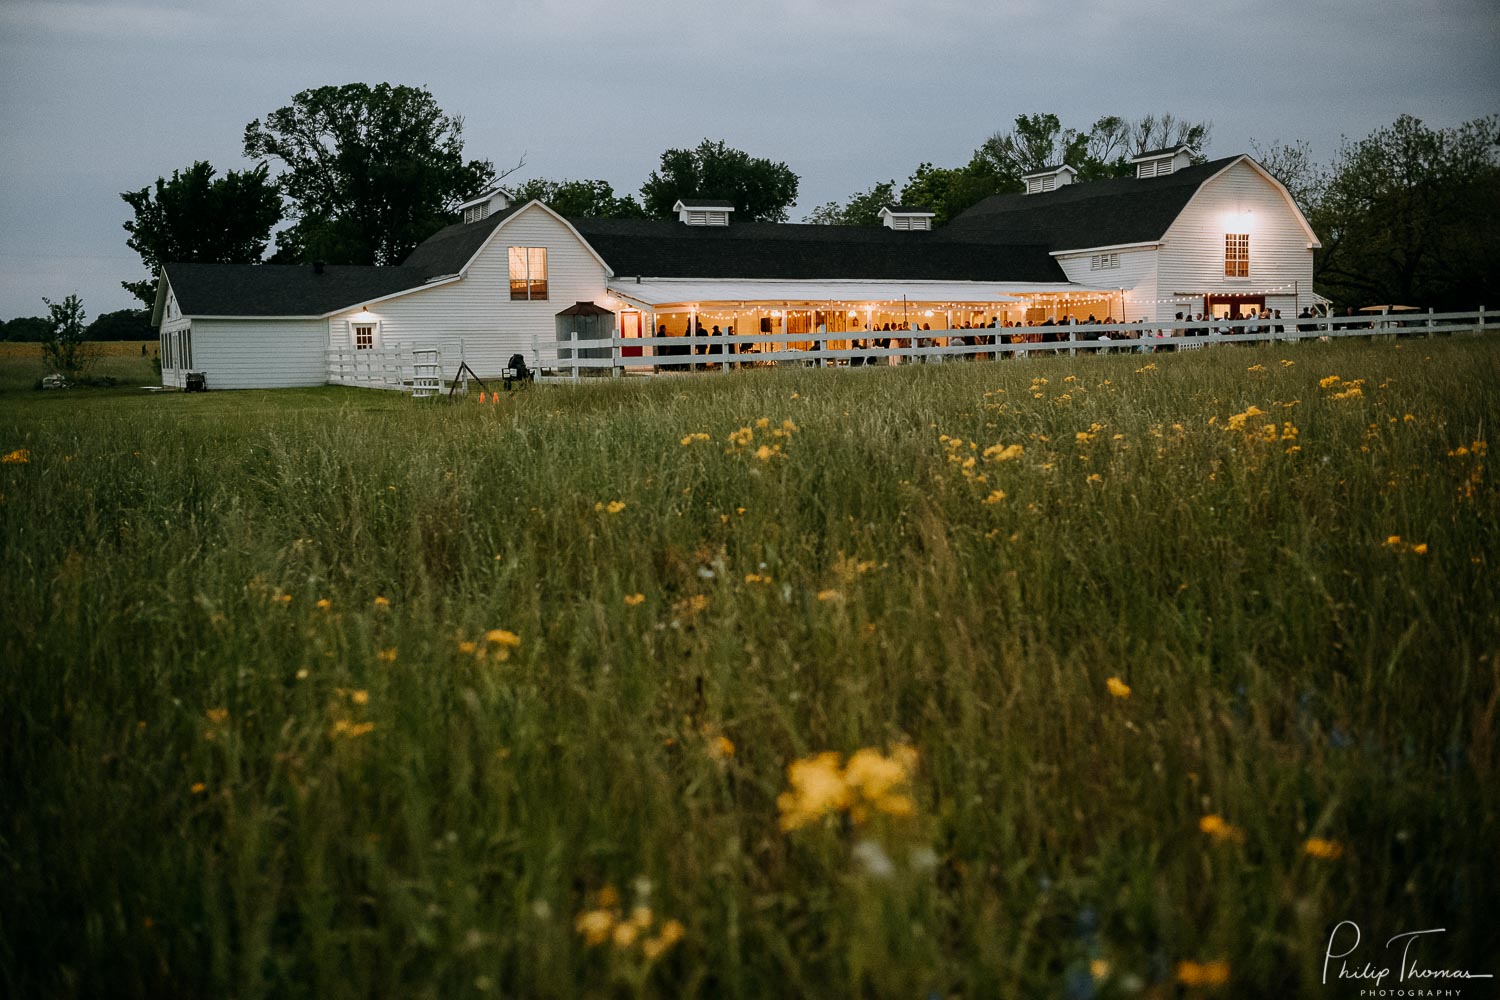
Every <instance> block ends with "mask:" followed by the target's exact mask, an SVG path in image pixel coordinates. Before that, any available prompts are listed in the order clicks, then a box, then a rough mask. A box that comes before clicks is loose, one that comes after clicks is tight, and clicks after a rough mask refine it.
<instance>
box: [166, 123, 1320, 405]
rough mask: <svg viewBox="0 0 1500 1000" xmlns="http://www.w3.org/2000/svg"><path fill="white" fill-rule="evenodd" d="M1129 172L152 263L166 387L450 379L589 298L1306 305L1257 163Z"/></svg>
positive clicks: (749, 317) (680, 308)
mask: <svg viewBox="0 0 1500 1000" xmlns="http://www.w3.org/2000/svg"><path fill="white" fill-rule="evenodd" d="M1135 164H1136V168H1137V169H1136V176H1135V177H1132V178H1122V179H1116V180H1105V181H1092V182H1086V183H1085V182H1079V181H1077V180H1076V179H1075V178H1076V171H1073V169H1072V168H1071V167H1068V166H1066V165H1060V166H1058V167H1056V168H1052V169H1050V170H1047V171H1042V172H1039V173H1037V174H1032V175H1028V177H1027V178H1025V185H1026V189H1027V190H1026V193H1022V194H1009V195H997V196H994V197H991V198H988V199H985V200H984V201H982V202H980V203H979V204H977V205H975V206H974V207H973V208H971V209H969V210H968V211H966V212H964V213H963V214H962V215H960V216H959V217H957V218H955V219H953V220H951V221H950V222H949V223H948V224H947V225H945V226H941V227H937V228H931V227H930V220H931V213H930V212H929V211H927V210H926V209H923V208H920V207H903V206H889V207H888V209H887V210H886V211H884V212H883V213H882V215H881V218H882V222H883V225H881V226H812V225H788V224H774V223H755V222H749V223H737V222H734V221H732V214H731V213H732V210H733V206H732V205H731V204H728V203H721V202H716V201H708V200H703V199H690V198H685V199H683V200H682V201H681V202H679V203H678V206H677V211H678V221H647V220H607V219H565V218H563V217H562V216H560V215H558V214H557V213H556V212H554V211H553V210H552V209H551V208H549V207H548V206H546V205H544V204H542V203H541V202H536V201H533V202H529V203H527V204H524V205H513V204H511V203H510V201H509V198H508V197H507V196H506V194H505V193H504V192H503V191H498V190H496V191H493V192H489V193H487V194H486V195H484V196H482V197H480V198H477V199H475V200H473V201H471V202H469V203H467V204H466V205H463V206H461V212H462V218H463V221H461V222H458V223H455V224H454V225H451V226H448V227H447V228H445V229H443V230H441V231H439V232H438V233H436V234H435V235H433V236H432V237H431V238H430V239H428V240H427V241H426V242H424V243H423V244H421V245H420V246H419V247H417V248H416V250H414V251H413V252H412V254H411V255H410V256H409V257H408V258H407V259H406V260H405V261H403V262H402V264H401V265H399V266H391V267H361V266H337V265H332V266H327V267H321V266H317V265H269V264H260V265H230V264H167V265H165V266H164V267H163V269H162V277H161V281H160V283H159V286H158V290H157V299H156V307H155V311H154V317H153V323H154V324H155V325H157V326H158V328H159V329H160V332H161V357H162V374H163V381H164V383H165V384H168V385H176V386H181V385H183V384H184V382H185V378H186V373H187V372H188V371H190V370H193V371H201V372H203V373H205V377H206V380H207V384H208V385H209V387H211V388H215V389H221V388H222V389H228V388H250V387H282V386H311V385H321V384H323V383H325V382H327V381H329V380H330V377H331V374H330V371H331V370H330V357H331V356H339V355H343V356H350V355H352V356H356V357H357V356H358V355H359V352H362V351H366V350H374V349H376V348H381V347H387V346H394V345H407V346H427V345H431V346H434V347H439V348H440V349H441V350H442V351H443V357H444V362H445V363H444V368H445V370H446V371H447V374H449V375H451V374H452V371H451V370H452V369H453V368H454V367H456V363H457V361H456V359H457V357H458V356H461V357H462V359H463V360H464V361H466V362H467V363H468V365H469V366H470V368H471V369H473V370H474V371H476V372H478V373H479V374H480V375H483V376H487V375H492V374H497V373H498V372H499V371H500V370H501V368H502V367H503V366H504V365H505V364H506V362H507V360H508V359H509V358H510V356H511V355H513V354H517V353H520V354H523V355H525V356H526V357H527V358H528V359H529V360H531V359H533V354H534V352H535V351H536V347H537V345H538V344H540V343H549V344H550V343H552V342H554V338H555V335H556V334H555V330H556V326H555V318H554V317H555V316H556V315H557V314H558V313H560V312H562V311H564V310H565V309H567V308H569V307H572V306H574V305H575V304H577V303H583V302H588V303H593V304H594V305H597V306H600V307H602V308H605V309H608V310H610V311H611V312H613V313H614V314H615V329H616V331H617V332H618V333H620V334H621V335H623V336H626V337H634V336H642V335H646V336H649V335H650V334H652V333H653V332H657V333H665V334H667V335H678V334H682V333H687V332H689V331H690V330H691V331H693V332H699V331H701V332H705V333H707V332H709V331H710V330H711V329H712V330H716V331H719V332H729V331H730V330H734V331H737V332H740V333H754V332H766V333H771V332H781V333H791V334H796V333H802V332H808V333H811V331H814V330H820V331H826V332H827V333H828V334H853V333H856V332H859V331H872V330H878V329H880V327H881V326H882V325H883V324H889V323H893V322H895V323H899V322H902V321H903V320H910V319H913V318H919V319H920V320H921V321H923V322H925V323H927V325H929V326H930V327H931V328H932V329H934V330H941V329H945V328H956V327H959V326H963V325H966V324H971V325H976V326H977V325H983V324H984V322H985V321H987V320H989V319H991V318H1000V319H1001V321H1002V322H1003V321H1006V320H1009V321H1025V320H1032V321H1035V320H1040V319H1059V318H1062V317H1065V316H1067V317H1075V318H1078V319H1083V318H1086V317H1088V316H1094V317H1095V318H1097V319H1099V320H1104V319H1106V318H1108V319H1114V320H1116V321H1122V320H1124V321H1134V320H1138V319H1146V320H1159V321H1165V320H1171V319H1172V318H1173V317H1174V316H1175V315H1176V314H1178V313H1184V314H1187V315H1193V314H1199V313H1203V314H1211V315H1218V316H1222V315H1229V316H1232V317H1238V316H1241V315H1243V314H1244V312H1245V311H1248V310H1249V309H1251V308H1254V309H1256V310H1257V311H1265V310H1271V309H1279V310H1281V312H1282V314H1283V315H1284V316H1287V317H1291V316H1295V315H1296V314H1297V313H1298V312H1299V311H1300V310H1302V309H1303V308H1306V307H1308V306H1312V305H1313V304H1314V302H1315V297H1314V294H1313V288H1312V254H1313V250H1314V249H1315V248H1316V247H1317V246H1318V245H1319V244H1318V241H1317V237H1316V236H1315V235H1314V233H1313V231H1312V229H1311V227H1310V226H1309V225H1308V223H1307V220H1306V219H1305V218H1304V217H1303V215H1302V213H1301V212H1300V211H1299V210H1298V209H1297V206H1296V204H1295V203H1294V202H1293V200H1292V198H1291V196H1290V195H1289V194H1288V193H1287V191H1286V189H1285V188H1284V187H1283V186H1282V185H1281V184H1280V183H1278V182H1277V181H1276V180H1275V179H1274V178H1273V177H1272V176H1271V175H1270V174H1269V173H1268V172H1267V171H1266V170H1265V169H1264V168H1263V167H1261V166H1260V165H1259V164H1258V163H1256V162H1255V160H1253V159H1252V158H1251V157H1249V156H1243V155H1242V156H1233V157H1227V158H1224V159H1220V160H1214V161H1210V162H1208V163H1202V164H1193V163H1192V162H1191V156H1190V151H1189V150H1187V149H1185V148H1182V149H1166V150H1155V151H1152V152H1150V153H1146V154H1143V155H1142V156H1140V157H1137V158H1136V160H1135ZM830 346H832V345H830ZM630 353H632V352H631V351H630V350H629V349H627V351H626V354H627V355H629V354H630ZM533 363H534V362H533Z"/></svg>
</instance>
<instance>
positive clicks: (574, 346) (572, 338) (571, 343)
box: [568, 330, 580, 382]
mask: <svg viewBox="0 0 1500 1000" xmlns="http://www.w3.org/2000/svg"><path fill="white" fill-rule="evenodd" d="M568 360H569V361H571V362H573V381H574V382H577V381H579V378H580V376H579V373H578V331H577V330H569V331H568Z"/></svg>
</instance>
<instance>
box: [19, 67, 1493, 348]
mask: <svg viewBox="0 0 1500 1000" xmlns="http://www.w3.org/2000/svg"><path fill="white" fill-rule="evenodd" d="M1211 134H1212V123H1210V122H1207V121H1195V120H1190V119H1186V118H1181V117H1178V116H1175V115H1173V114H1170V113H1166V114H1160V115H1154V114H1153V115H1146V116H1143V117H1140V118H1134V119H1129V118H1124V117H1120V116H1113V115H1111V116H1104V117H1101V118H1099V119H1097V120H1096V121H1094V122H1093V123H1092V124H1090V125H1088V126H1087V127H1086V128H1076V127H1072V126H1070V125H1065V124H1064V122H1063V121H1062V120H1061V119H1060V118H1059V117H1058V116H1057V115H1054V114H1049V113H1039V114H1024V115H1019V116H1017V117H1016V118H1015V120H1014V122H1013V124H1012V126H1011V127H1010V128H1009V129H1004V130H1000V131H996V132H995V133H993V134H992V135H990V136H989V137H987V138H986V139H984V140H983V141H982V142H981V143H980V144H979V145H978V146H977V147H976V148H975V149H974V150H973V152H972V154H971V155H970V156H969V158H968V160H967V162H966V163H964V164H963V165H961V166H953V167H943V166H936V165H934V164H933V163H931V162H922V163H919V164H918V165H917V166H916V167H915V168H914V169H913V170H912V172H911V174H910V175H909V176H908V177H907V179H906V181H905V182H904V183H902V184H900V185H899V186H898V184H897V182H896V181H895V179H894V178H892V179H889V180H883V181H879V182H876V183H874V184H872V185H871V186H870V187H868V188H867V189H865V190H862V191H857V192H855V193H853V194H851V195H850V196H849V197H848V198H847V199H844V200H842V201H830V202H827V203H825V204H823V205H820V206H818V207H816V208H814V209H813V210H812V211H811V212H810V213H809V214H808V215H806V216H805V217H804V218H803V220H802V221H803V222H806V223H817V224H836V225H878V224H879V218H878V214H877V213H878V212H879V211H880V209H881V208H882V207H883V206H885V205H887V204H905V205H920V206H923V207H926V208H928V209H930V210H931V211H933V212H934V213H935V216H936V217H935V220H934V221H935V223H936V224H938V225H942V224H943V223H944V222H946V221H948V220H949V219H951V218H953V217H955V216H957V215H958V214H959V213H961V212H963V211H964V210H965V209H967V208H969V207H971V206H972V205H974V204H976V203H978V202H979V201H981V200H983V199H984V198H987V197H990V196H991V195H996V194H1005V193H1010V192H1018V191H1020V190H1022V185H1023V182H1022V177H1023V176H1024V175H1025V174H1027V173H1030V172H1032V171H1035V170H1039V169H1042V168H1044V167H1050V166H1054V165H1058V164H1062V163H1067V164H1068V165H1069V166H1071V167H1073V168H1074V169H1075V170H1077V171H1078V177H1077V180H1078V181H1080V182H1085V183H1087V182H1090V181H1096V180H1105V179H1109V178H1116V177H1128V176H1131V175H1132V174H1133V167H1132V165H1131V164H1130V162H1129V160H1130V158H1131V157H1132V156H1135V155H1138V154H1139V153H1141V152H1144V151H1146V150H1148V149H1154V148H1163V147H1177V146H1183V145H1186V146H1189V147H1191V148H1192V149H1193V150H1194V151H1195V156H1197V157H1198V159H1199V161H1200V162H1201V160H1202V151H1203V150H1204V149H1205V148H1206V146H1207V145H1208V142H1209V139H1210V137H1211ZM243 148H244V153H245V155H246V156H247V157H250V158H252V159H259V160H260V162H259V163H258V164H257V165H256V166H254V167H251V168H248V169H246V170H239V171H235V170H230V171H227V172H225V173H224V174H222V175H220V174H219V173H218V172H217V170H216V169H215V168H214V167H213V166H212V165H211V164H209V163H206V162H202V161H199V162H195V163H193V164H192V165H190V166H188V167H186V168H184V169H181V170H176V171H174V172H173V173H172V176H171V177H170V178H165V177H162V178H157V180H156V182H155V184H154V185H149V186H147V187H144V188H141V189H140V190H138V191H128V192H124V193H122V195H121V197H122V198H123V199H124V200H125V202H126V203H127V204H129V205H130V207H131V208H132V210H133V213H134V217H133V218H132V219H130V220H129V221H127V222H126V223H125V229H126V232H127V233H128V238H127V241H126V242H127V244H128V245H129V246H130V247H131V248H132V249H133V250H135V251H137V252H138V253H139V254H140V257H141V260H142V263H143V264H144V265H145V266H146V268H147V269H148V271H149V272H150V277H149V278H146V279H143V280H139V281H129V282H123V284H124V286H125V287H126V288H127V289H129V290H130V291H132V292H133V293H135V294H136V295H137V296H139V297H140V299H141V301H142V302H143V303H145V304H146V305H147V306H149V305H150V304H151V303H152V302H153V301H154V296H155V287H156V280H155V279H156V277H157V276H158V275H159V273H160V266H161V264H162V263H163V262H164V261H168V260H177V261H201V262H218V263H257V262H261V261H263V260H269V261H271V262H276V263H305V262H310V261H314V260H321V261H325V262H327V263H344V264H396V263H400V261H401V260H403V259H404V258H405V257H406V255H407V254H409V253H410V252H411V250H412V249H413V248H415V247H416V246H417V244H419V243H421V242H422V241H423V240H425V239H426V238H427V237H428V236H430V235H432V234H433V233H434V232H436V231H437V230H438V229H440V228H442V227H443V226H445V225H448V224H451V223H452V222H454V221H456V219H457V210H458V207H459V206H460V205H461V204H462V203H463V202H465V201H467V200H469V199H471V198H474V197H476V196H478V195H480V194H481V193H483V192H485V191H487V190H489V189H491V188H493V187H494V186H495V185H497V184H499V183H500V182H501V181H502V180H504V179H505V178H506V177H508V176H510V175H512V174H514V173H516V172H517V171H519V170H521V169H522V168H523V167H524V166H525V162H526V161H525V157H524V156H522V157H521V158H520V159H519V160H518V162H517V163H516V164H515V165H514V166H511V167H509V168H508V169H506V170H498V169H497V168H496V167H495V165H494V163H493V162H492V161H489V160H482V159H470V158H467V157H466V156H465V152H464V144H463V119H462V118H459V117H456V116H453V115H449V114H446V113H445V112H444V111H443V110H442V109H441V108H440V107H439V106H438V104H437V101H436V100H435V99H434V98H433V97H432V95H431V94H430V93H428V92H427V91H426V90H425V89H422V88H416V87H407V86H396V85H391V84H386V83H382V84H379V85H377V86H373V87H372V86H368V85H366V84H348V85H345V86H329V87H318V88H315V89H311V90H305V91H302V92H301V93H299V94H296V95H295V96H294V97H293V98H292V100H291V102H290V103H289V104H288V105H286V106H284V107H281V108H278V109H276V110H275V111H272V112H271V113H270V114H267V115H266V116H264V117H263V118H257V119H256V120H254V121H252V122H250V123H249V124H248V125H247V126H246V127H245V130H244V134H243ZM1252 149H1253V153H1254V155H1256V157H1257V159H1259V160H1260V161H1261V162H1262V163H1263V164H1264V165H1265V166H1266V167H1267V168H1268V169H1269V170H1270V171H1271V172H1272V173H1273V174H1274V175H1275V176H1276V177H1277V178H1278V179H1280V180H1281V181H1282V182H1283V183H1284V184H1285V185H1286V186H1287V188H1288V190H1289V191H1290V192H1291V194H1292V196H1293V197H1294V198H1295V199H1296V200H1297V202H1298V204H1299V205H1300V206H1301V207H1302V209H1303V211H1304V213H1305V214H1306V215H1307V216H1308V219H1309V221H1310V222H1311V223H1312V225H1313V228H1314V230H1315V231H1316V232H1317V233H1318V235H1319V237H1320V239H1321V241H1322V243H1323V248H1322V249H1321V250H1319V251H1317V253H1316V254H1315V259H1314V269H1315V282H1316V287H1317V288H1318V290H1319V291H1320V292H1322V293H1323V294H1325V295H1328V296H1329V297H1330V298H1332V299H1333V300H1334V301H1335V303H1337V304H1339V305H1341V306H1352V305H1363V304H1369V303H1372V302H1387V303H1395V304H1410V305H1429V304H1430V305H1435V306H1439V307H1446V306H1455V307H1462V306H1473V305H1476V304H1478V303H1480V302H1482V301H1486V300H1488V301H1492V302H1493V301H1496V300H1497V296H1496V294H1495V292H1496V291H1497V283H1500V278H1497V276H1500V266H1497V265H1500V254H1497V250H1496V239H1497V237H1496V235H1495V234H1496V232H1497V229H1496V226H1495V225H1494V223H1495V215H1496V213H1497V211H1500V197H1497V195H1500V162H1497V151H1500V134H1497V126H1496V119H1495V118H1493V117H1491V118H1485V119H1479V120H1477V121H1474V122H1469V123H1466V124H1464V125H1462V126H1459V127H1457V128H1451V129H1430V128H1428V127H1427V126H1425V125H1423V123H1422V122H1420V121H1419V120H1417V119H1415V118H1411V117H1409V116H1403V117H1401V118H1399V119H1398V120H1397V121H1396V122H1395V123H1394V124H1393V125H1392V126H1389V127H1387V128H1382V129H1377V130H1376V131H1375V132H1373V133H1371V134H1370V135H1369V136H1368V137H1366V138H1364V139H1361V140H1358V141H1349V140H1347V139H1346V140H1345V141H1344V143H1343V144H1342V146H1341V147H1340V149H1339V151H1338V152H1337V154H1336V155H1335V157H1334V159H1333V160H1332V161H1331V162H1330V163H1328V164H1318V163H1317V162H1316V161H1315V160H1314V159H1313V156H1312V152H1311V150H1310V148H1309V147H1308V146H1307V144H1306V143H1291V144H1284V143H1273V144H1269V145H1265V146H1261V145H1259V144H1252ZM273 167H274V171H275V172H274V173H273ZM799 181H800V178H799V177H798V175H797V174H796V173H795V172H794V171H793V170H792V169H791V168H790V167H789V166H788V165H787V164H786V163H784V162H779V161H775V160H772V159H769V158H765V157H757V156H752V155H750V154H749V153H746V152H744V151H742V150H738V149H734V148H732V147H730V146H728V145H726V144H725V143H724V142H722V141H719V140H713V139H704V140H703V141H702V142H701V143H700V144H698V145H697V146H695V147H691V148H672V149H668V150H665V151H664V152H663V153H662V154H661V157H660V162H659V164H658V165H657V168H656V169H655V170H653V171H651V173H650V174H649V175H648V177H647V178H646V179H645V181H644V182H643V183H642V185H641V187H640V189H639V192H638V193H637V194H631V193H627V192H616V191H615V190H614V188H613V187H612V185H611V184H610V183H609V182H607V181H604V180H598V179H550V178H541V177H539V178H534V179H531V180H527V181H525V182H522V183H517V184H510V185H508V187H509V189H510V190H511V192H512V193H513V194H514V195H515V197H516V198H517V199H518V200H520V201H527V200H530V199H532V198H536V199H540V200H541V201H544V202H546V203H547V204H548V205H550V206H551V207H552V208H554V209H555V210H556V211H558V212H559V213H560V214H562V215H564V216H569V217H595V218H639V219H669V218H673V217H674V216H673V212H672V205H673V204H674V203H675V202H676V200H677V199H678V198H683V197H693V196H697V197H719V198H725V199H727V200H729V201H731V202H732V203H733V204H734V206H735V215H734V219H735V221H736V222H743V221H763V222H786V221H788V219H789V215H790V210H791V208H792V206H793V205H794V204H795V203H796V200H797V194H798V186H799ZM278 227H280V228H278ZM273 238H274V251H273V252H272V253H271V255H270V256H269V258H268V257H267V251H268V249H271V248H272V247H273ZM117 316H118V314H114V313H111V314H106V315H105V316H101V317H100V318H99V319H98V320H96V321H95V325H98V324H100V323H103V322H104V321H105V320H106V319H109V320H110V323H109V324H108V325H107V326H106V327H105V328H101V330H100V331H99V332H100V333H101V334H103V333H108V332H110V331H124V330H126V329H127V328H130V329H135V330H137V331H138V330H139V329H140V325H139V324H137V323H134V322H128V321H127V320H126V319H125V318H124V317H121V318H114V317H117ZM14 324H23V326H22V327H21V328H20V330H22V331H30V330H32V328H33V325H34V324H33V321H32V320H14V321H12V324H7V327H6V329H5V331H4V332H5V335H6V337H7V338H11V337H15V336H17V334H16V333H13V332H12V330H11V326H12V325H14ZM121 335H122V336H123V333H121ZM147 335H148V336H149V335H150V334H149V333H148V334H147ZM25 336H27V337H28V339H29V334H25Z"/></svg>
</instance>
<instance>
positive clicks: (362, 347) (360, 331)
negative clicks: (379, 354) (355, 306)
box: [354, 323, 375, 351]
mask: <svg viewBox="0 0 1500 1000" xmlns="http://www.w3.org/2000/svg"><path fill="white" fill-rule="evenodd" d="M374 346H375V324H373V323H359V324H356V325H355V327H354V349H355V350H356V351H368V350H369V349H370V348H372V347H374Z"/></svg>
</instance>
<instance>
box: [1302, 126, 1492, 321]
mask: <svg viewBox="0 0 1500 1000" xmlns="http://www.w3.org/2000/svg"><path fill="white" fill-rule="evenodd" d="M1309 221H1310V222H1311V223H1312V225H1313V229H1314V231H1315V232H1317V234H1318V237H1319V240H1320V242H1321V243H1322V244H1323V247H1322V249H1321V250H1319V251H1317V252H1316V253H1315V254H1314V256H1313V276H1314V280H1315V281H1316V282H1317V283H1318V286H1319V289H1320V291H1322V292H1323V293H1324V294H1325V295H1328V296H1329V297H1330V298H1332V299H1333V300H1334V301H1335V302H1336V303H1338V304H1339V305H1346V306H1347V305H1361V304H1382V303H1389V304H1397V305H1415V306H1434V307H1437V308H1472V307H1473V306H1476V305H1479V304H1481V303H1484V302H1494V301H1496V299H1497V298H1500V296H1497V293H1500V118H1496V117H1493V116H1492V117H1488V118H1479V119H1475V120H1474V121H1471V122H1467V123H1465V124H1463V125H1460V126H1458V127H1456V128H1447V129H1430V128H1428V127H1427V126H1426V125H1424V124H1422V122H1421V121H1420V120H1419V119H1417V118H1413V117H1411V116H1410V115H1402V116H1401V117H1400V118H1398V119H1397V120H1396V122H1395V123H1394V124H1392V125H1390V126H1389V127H1386V128H1381V129H1377V130H1375V131H1374V132H1372V133H1370V135H1369V136H1367V137H1366V138H1364V139H1361V140H1360V141H1359V142H1356V143H1351V142H1349V141H1348V140H1347V139H1346V140H1345V141H1344V143H1343V145H1342V147H1341V148H1340V149H1339V152H1338V155H1337V156H1336V157H1335V159H1334V162H1333V165H1332V167H1331V169H1330V171H1329V177H1328V183H1327V187H1326V189H1325V192H1324V194H1323V196H1322V197H1321V198H1320V199H1319V202H1318V204H1317V205H1316V206H1315V207H1314V211H1313V214H1312V217H1311V219H1310V220H1309Z"/></svg>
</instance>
